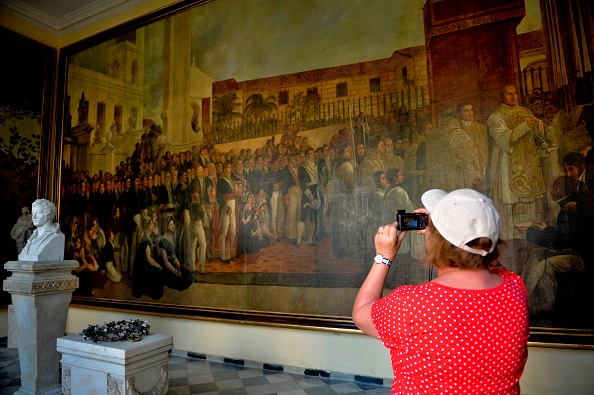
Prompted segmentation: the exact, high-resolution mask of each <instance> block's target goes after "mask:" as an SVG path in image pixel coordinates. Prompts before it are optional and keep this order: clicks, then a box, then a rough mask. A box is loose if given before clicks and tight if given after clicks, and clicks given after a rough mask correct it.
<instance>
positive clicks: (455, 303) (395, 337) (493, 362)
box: [371, 269, 529, 395]
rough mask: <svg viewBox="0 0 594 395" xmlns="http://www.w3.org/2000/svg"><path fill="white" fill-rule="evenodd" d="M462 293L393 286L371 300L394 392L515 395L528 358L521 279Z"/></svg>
mask: <svg viewBox="0 0 594 395" xmlns="http://www.w3.org/2000/svg"><path fill="white" fill-rule="evenodd" d="M495 273H498V274H499V275H501V276H502V277H503V281H502V283H501V285H499V286H498V287H495V288H492V289H487V290H464V289H456V288H451V287H447V286H444V285H441V284H438V283H434V282H432V283H426V284H421V285H416V286H409V285H405V286H401V287H398V288H396V289H395V290H394V291H393V292H392V293H390V294H389V295H387V296H386V297H385V298H382V299H380V300H378V301H376V302H375V303H374V304H373V307H372V309H371V317H372V319H373V323H374V325H375V327H376V329H377V331H378V333H379V335H380V337H381V339H382V341H383V343H384V345H385V346H386V347H387V348H389V349H390V356H391V359H392V368H393V369H394V383H393V385H392V395H396V394H448V393H449V394H454V393H455V394H519V393H520V386H519V380H520V376H521V375H522V372H523V370H524V364H525V363H526V358H527V356H528V352H527V346H526V342H527V340H528V334H529V330H528V301H527V299H528V296H527V293H526V288H525V287H524V283H523V282H522V279H521V278H520V277H519V276H518V275H516V274H515V273H512V272H510V271H508V270H505V269H500V270H497V271H495Z"/></svg>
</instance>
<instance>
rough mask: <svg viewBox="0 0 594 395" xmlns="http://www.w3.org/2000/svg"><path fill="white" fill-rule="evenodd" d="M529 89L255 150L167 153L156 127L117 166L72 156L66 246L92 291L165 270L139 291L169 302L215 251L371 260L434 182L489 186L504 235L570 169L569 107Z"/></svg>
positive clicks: (531, 217) (363, 120) (412, 239)
mask: <svg viewBox="0 0 594 395" xmlns="http://www.w3.org/2000/svg"><path fill="white" fill-rule="evenodd" d="M528 100H529V103H528V105H529V106H530V108H527V107H523V106H521V105H520V104H519V96H518V93H517V91H516V89H515V87H514V86H506V87H503V89H502V104H501V106H500V107H499V108H498V109H497V110H496V111H495V112H494V113H493V114H491V116H489V118H488V120H487V122H486V125H485V124H483V123H481V122H479V121H478V120H477V118H476V117H475V114H474V108H473V105H472V103H470V102H461V103H459V104H458V105H457V107H451V108H450V107H446V108H445V109H444V110H443V111H442V113H441V114H440V117H439V122H438V124H437V125H435V126H434V125H433V124H432V123H431V122H430V120H429V116H428V112H427V111H423V110H425V109H418V110H417V111H416V112H415V111H408V110H407V109H406V107H401V108H399V109H397V110H395V111H391V112H390V113H389V114H388V115H386V116H385V117H373V118H371V117H369V118H367V117H365V116H364V115H363V114H359V116H358V117H356V118H355V119H354V120H353V124H352V125H348V126H347V127H344V128H342V129H340V130H339V131H338V133H336V134H334V135H332V136H331V137H330V138H328V139H327V141H325V142H324V141H322V140H321V139H320V138H317V137H316V136H315V135H313V134H308V136H309V138H308V136H307V135H306V133H305V132H302V131H299V130H290V129H287V131H286V133H285V134H283V135H282V136H281V137H280V138H279V140H280V141H275V139H274V138H270V139H268V140H267V141H266V143H265V144H264V145H263V146H262V147H258V148H255V149H253V150H252V149H248V148H242V149H237V150H236V149H230V150H228V151H226V152H221V151H219V150H218V149H217V148H216V147H215V146H214V145H213V144H209V143H205V144H203V145H202V146H193V147H192V148H191V150H187V151H180V152H170V151H166V152H165V153H162V154H155V152H157V151H158V150H157V149H156V147H155V145H154V143H153V139H152V138H148V137H147V136H148V134H147V135H146V136H143V138H142V139H141V140H140V142H139V143H137V144H136V147H135V149H134V152H133V153H132V154H131V156H130V157H128V158H127V159H126V161H124V162H122V163H120V165H119V166H117V167H116V170H115V172H114V173H111V172H99V173H98V174H94V175H90V174H89V172H88V171H70V169H69V168H68V166H64V169H63V186H62V196H61V205H62V206H61V215H62V218H65V221H63V223H64V225H63V227H68V228H70V229H68V232H67V233H66V234H67V235H70V239H69V242H68V246H67V251H72V253H71V254H70V256H74V257H75V259H79V260H80V262H81V268H79V270H78V271H79V272H82V273H87V272H88V275H86V276H87V277H88V278H87V279H86V280H85V281H87V280H88V281H87V283H88V284H91V285H90V286H88V287H87V291H85V293H87V294H89V293H90V292H91V290H92V288H97V287H100V286H102V284H101V281H103V280H110V281H114V282H117V281H121V279H122V275H129V276H131V277H132V279H133V281H134V283H135V284H136V283H146V282H147V279H146V277H145V275H146V273H147V272H149V271H155V270H163V271H165V272H166V273H167V274H168V275H170V276H172V277H171V279H170V280H167V279H166V276H159V277H162V278H164V280H163V281H160V283H159V284H157V285H155V286H154V287H155V288H154V289H153V288H151V287H149V288H150V289H145V288H146V287H144V286H139V287H135V288H134V293H135V295H140V294H147V295H152V297H154V298H156V299H158V298H160V297H161V295H162V288H163V285H166V286H169V287H170V288H174V289H183V287H188V286H189V285H190V284H191V278H192V275H193V274H194V273H205V262H206V261H207V260H209V261H212V262H216V263H218V264H229V263H230V262H232V261H234V260H237V258H238V257H241V256H248V255H249V254H258V253H260V252H261V250H262V249H263V248H266V247H268V246H271V245H273V244H275V243H279V242H281V243H291V244H293V245H295V246H296V247H299V248H306V247H307V246H313V245H316V244H319V243H321V242H323V241H324V240H327V239H331V246H332V247H331V248H332V253H333V255H334V256H335V257H339V258H340V257H350V258H369V257H371V256H372V255H373V252H374V247H373V235H374V234H375V231H376V230H377V227H378V226H381V225H385V224H386V223H392V222H394V221H395V220H396V215H397V213H398V210H405V211H407V212H411V211H413V210H414V209H415V208H417V207H420V206H421V202H420V197H421V195H422V193H423V192H424V191H425V190H428V189H430V188H440V189H443V190H449V191H451V190H455V189H460V188H472V189H476V190H478V191H480V192H482V193H484V194H486V195H488V196H490V197H491V198H492V199H493V201H494V203H495V206H496V207H497V209H498V210H499V212H501V213H502V217H503V218H504V229H503V231H502V238H503V239H505V240H509V239H513V238H517V237H518V236H519V233H518V228H517V226H516V225H517V224H518V223H525V222H527V221H528V222H537V220H542V219H548V217H547V218H545V216H547V213H546V211H547V210H548V211H554V208H553V206H554V205H555V204H557V203H556V202H555V200H556V199H555V198H554V197H548V198H547V195H551V189H552V185H553V181H554V180H555V179H556V178H558V177H560V176H563V171H562V169H561V167H560V163H559V160H558V155H560V154H561V152H562V150H563V149H565V150H566V151H567V150H569V149H568V148H563V147H562V140H563V136H564V134H565V133H566V132H567V130H566V128H567V118H568V117H567V115H566V114H565V113H564V112H563V111H560V110H559V109H558V108H557V106H556V105H555V103H554V101H553V100H552V97H551V96H550V95H549V94H548V92H547V93H542V92H533V95H531V96H530V97H529V98H528ZM539 100H540V101H539ZM539 103H540V105H539ZM310 139H311V140H312V141H314V140H315V141H316V142H317V144H315V145H316V146H315V147H312V146H311V145H310ZM489 140H491V141H489ZM587 146H589V144H587ZM557 148H559V149H557ZM584 148H587V147H581V148H580V149H582V150H583V149H584ZM573 149H574V150H577V148H575V147H573ZM585 152H586V151H582V152H581V153H580V155H582V156H583V157H584V160H585ZM566 153H569V152H563V155H565V154H566ZM517 169H521V170H519V171H516V170H517ZM579 177H582V178H583V177H584V176H579ZM581 206H583V205H581ZM557 211H558V210H556V211H555V212H557ZM150 223H152V229H151V230H149V228H148V225H149V224H150ZM553 225H554V224H553ZM412 233H413V232H410V233H409V234H408V235H407V236H406V238H405V240H404V242H403V244H402V246H401V253H402V252H404V253H410V254H411V256H413V257H415V258H421V257H422V255H423V254H424V248H423V243H422V240H420V239H418V237H419V236H417V235H413V234H412ZM79 236H80V240H79ZM163 240H167V241H168V242H167V243H165V242H162V241H163ZM105 250H107V251H108V252H107V253H105V254H103V251H105ZM114 250H115V251H117V252H118V253H117V254H115V257H114V254H113V251H114ZM148 250H150V259H149V255H147V251H148ZM103 255H106V257H105V256H103ZM153 261H154V262H153ZM155 263H156V265H155ZM157 266H158V267H157ZM155 273H156V272H155ZM150 277H151V278H153V277H154V276H150ZM139 279H142V280H139ZM173 280H175V281H173ZM81 284H82V281H81ZM81 288H82V286H81Z"/></svg>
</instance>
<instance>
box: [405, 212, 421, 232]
mask: <svg viewBox="0 0 594 395" xmlns="http://www.w3.org/2000/svg"><path fill="white" fill-rule="evenodd" d="M426 227H427V214H416V213H415V214H400V215H398V229H400V230H420V229H425V228H426Z"/></svg>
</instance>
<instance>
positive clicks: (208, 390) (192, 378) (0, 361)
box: [0, 339, 390, 395]
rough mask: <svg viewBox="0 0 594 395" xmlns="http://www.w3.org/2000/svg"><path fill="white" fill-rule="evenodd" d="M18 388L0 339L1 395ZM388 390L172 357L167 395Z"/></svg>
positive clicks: (360, 394)
mask: <svg viewBox="0 0 594 395" xmlns="http://www.w3.org/2000/svg"><path fill="white" fill-rule="evenodd" d="M20 386H21V379H20V369H19V361H18V351H17V350H16V349H9V348H6V339H0V395H5V394H13V393H15V392H16V391H18V390H19V388H20ZM389 393H390V388H389V387H384V386H380V385H377V384H367V383H361V382H357V381H341V380H333V379H327V378H322V377H319V376H315V377H314V376H308V375H298V374H291V373H286V372H283V371H278V370H265V369H254V368H249V367H245V366H240V365H235V364H231V363H219V362H213V361H208V360H205V359H194V358H184V357H179V356H174V355H172V356H171V359H170V361H169V391H168V392H167V394H170V395H191V394H210V395H216V394H220V395H266V394H285V395H336V394H339V395H342V394H349V395H365V394H367V395H388V394H389Z"/></svg>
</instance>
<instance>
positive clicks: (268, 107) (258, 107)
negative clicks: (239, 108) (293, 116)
mask: <svg viewBox="0 0 594 395" xmlns="http://www.w3.org/2000/svg"><path fill="white" fill-rule="evenodd" d="M275 101H276V98H275V97H274V96H272V95H270V96H268V97H266V98H265V97H264V96H263V95H262V94H260V93H254V94H251V95H250V96H249V97H248V98H247V100H246V101H245V109H244V110H243V114H244V115H245V116H246V117H253V118H255V119H259V118H262V116H264V115H265V114H270V113H271V112H273V111H276V110H277V109H278V106H277V105H276V103H275Z"/></svg>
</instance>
